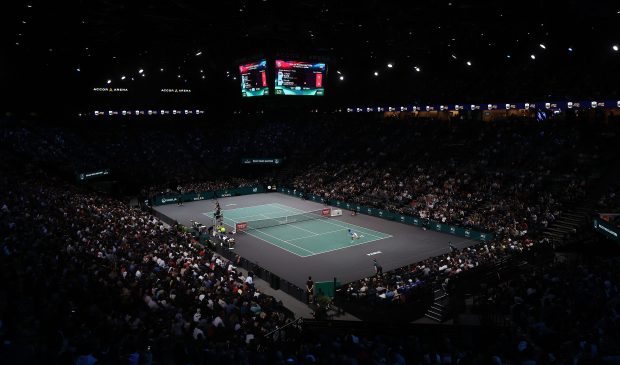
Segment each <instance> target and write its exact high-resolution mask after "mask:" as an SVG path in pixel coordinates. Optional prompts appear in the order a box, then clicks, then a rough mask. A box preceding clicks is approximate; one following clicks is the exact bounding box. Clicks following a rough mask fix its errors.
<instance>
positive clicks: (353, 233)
mask: <svg viewBox="0 0 620 365" xmlns="http://www.w3.org/2000/svg"><path fill="white" fill-rule="evenodd" d="M347 231H348V232H349V236H351V240H358V239H360V238H362V237H363V236H361V235H359V234H357V233H356V232H353V231H352V230H351V229H350V228H349V229H348V230H347Z"/></svg>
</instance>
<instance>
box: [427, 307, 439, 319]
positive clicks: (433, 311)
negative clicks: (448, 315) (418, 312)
mask: <svg viewBox="0 0 620 365" xmlns="http://www.w3.org/2000/svg"><path fill="white" fill-rule="evenodd" d="M426 313H428V314H432V315H433V316H435V317H437V318H442V317H443V313H442V312H438V311H436V310H432V309H429V310H427V311H426Z"/></svg>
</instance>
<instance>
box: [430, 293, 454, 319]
mask: <svg viewBox="0 0 620 365" xmlns="http://www.w3.org/2000/svg"><path fill="white" fill-rule="evenodd" d="M449 304H450V298H449V296H448V293H447V292H446V291H445V290H443V288H441V287H440V288H439V289H435V291H434V298H433V304H431V306H430V308H428V309H427V311H426V313H425V314H424V317H426V318H429V319H431V320H433V321H435V322H438V323H442V322H444V321H446V320H447V319H449V318H450V310H449Z"/></svg>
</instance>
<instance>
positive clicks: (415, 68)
mask: <svg viewBox="0 0 620 365" xmlns="http://www.w3.org/2000/svg"><path fill="white" fill-rule="evenodd" d="M413 69H414V70H415V72H420V71H421V69H420V68H419V67H418V66H415V67H414V68H413Z"/></svg>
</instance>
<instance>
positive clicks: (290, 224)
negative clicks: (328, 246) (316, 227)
mask: <svg viewBox="0 0 620 365" xmlns="http://www.w3.org/2000/svg"><path fill="white" fill-rule="evenodd" d="M287 226H290V227H293V228H297V229H299V230H302V231H306V232H308V233H314V234H320V233H316V232H314V231H311V230H309V229H305V228H301V227H297V226H296V225H294V224H293V223H288V224H287Z"/></svg>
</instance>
